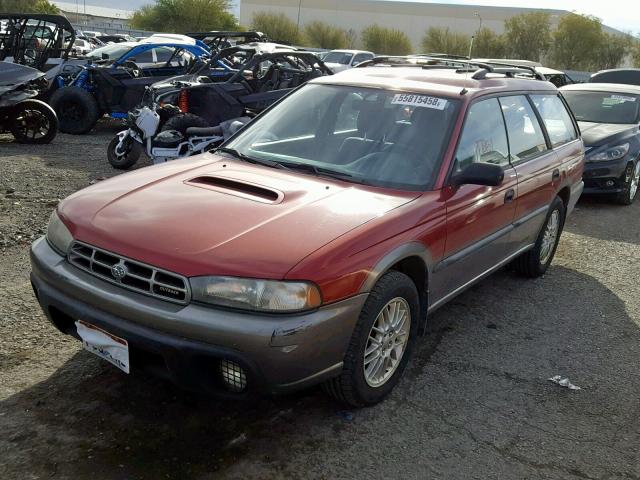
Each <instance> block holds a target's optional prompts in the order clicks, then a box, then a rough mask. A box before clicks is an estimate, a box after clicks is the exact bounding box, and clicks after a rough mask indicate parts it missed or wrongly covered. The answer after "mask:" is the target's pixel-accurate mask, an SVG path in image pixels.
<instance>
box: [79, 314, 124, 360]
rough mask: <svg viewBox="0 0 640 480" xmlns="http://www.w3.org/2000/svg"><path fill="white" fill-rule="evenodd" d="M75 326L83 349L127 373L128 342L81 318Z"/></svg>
mask: <svg viewBox="0 0 640 480" xmlns="http://www.w3.org/2000/svg"><path fill="white" fill-rule="evenodd" d="M76 328H77V331H78V335H79V336H80V338H81V339H82V345H83V346H84V348H85V350H87V351H89V352H91V353H93V354H94V355H97V356H99V357H100V358H103V359H105V360H106V361H107V362H109V363H112V364H113V365H115V366H116V367H118V368H119V369H120V370H122V371H123V372H125V373H129V342H127V341H126V340H125V339H124V338H120V337H116V336H115V335H113V334H111V333H109V332H107V331H105V330H103V329H101V328H98V327H96V326H95V325H92V324H90V323H88V322H85V321H83V320H78V321H77V322H76Z"/></svg>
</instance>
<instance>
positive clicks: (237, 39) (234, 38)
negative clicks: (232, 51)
mask: <svg viewBox="0 0 640 480" xmlns="http://www.w3.org/2000/svg"><path fill="white" fill-rule="evenodd" d="M187 35H188V36H189V37H191V38H195V39H196V40H201V41H203V42H204V43H205V44H206V45H207V46H208V47H209V48H210V49H211V51H212V52H219V51H221V50H223V49H225V48H229V47H237V46H239V45H244V44H247V43H257V42H268V41H269V39H268V38H267V36H266V35H265V34H264V33H262V32H221V31H213V32H198V33H187Z"/></svg>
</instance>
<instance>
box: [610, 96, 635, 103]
mask: <svg viewBox="0 0 640 480" xmlns="http://www.w3.org/2000/svg"><path fill="white" fill-rule="evenodd" d="M610 98H611V99H612V100H617V101H618V102H635V101H636V100H637V97H627V96H625V95H611V97H610Z"/></svg>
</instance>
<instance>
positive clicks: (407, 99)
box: [391, 93, 447, 110]
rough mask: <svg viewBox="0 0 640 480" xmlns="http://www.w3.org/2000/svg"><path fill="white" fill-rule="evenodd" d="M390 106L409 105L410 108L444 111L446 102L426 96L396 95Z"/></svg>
mask: <svg viewBox="0 0 640 480" xmlns="http://www.w3.org/2000/svg"><path fill="white" fill-rule="evenodd" d="M391 105H409V106H412V107H426V108H434V109H436V110H444V107H446V106H447V101H446V100H445V99H443V98H436V97H429V96H428V95H415V94H412V93H398V94H397V95H395V96H394V97H393V100H391Z"/></svg>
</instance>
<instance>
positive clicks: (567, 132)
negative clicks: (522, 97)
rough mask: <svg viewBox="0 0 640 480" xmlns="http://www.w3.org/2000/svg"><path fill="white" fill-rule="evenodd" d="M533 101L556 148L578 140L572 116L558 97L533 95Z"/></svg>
mask: <svg viewBox="0 0 640 480" xmlns="http://www.w3.org/2000/svg"><path fill="white" fill-rule="evenodd" d="M531 100H533V104H534V105H535V106H536V108H537V109H538V112H539V113H540V117H542V121H543V122H544V125H545V127H546V129H547V133H548V134H549V139H550V140H551V144H552V145H553V146H554V147H556V146H558V145H562V144H563V143H568V142H571V141H573V140H576V139H577V138H578V132H576V128H575V125H574V124H573V120H572V119H571V114H570V113H569V112H568V111H567V107H566V106H565V104H564V102H563V101H562V100H561V99H560V98H559V97H558V96H557V95H531Z"/></svg>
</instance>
